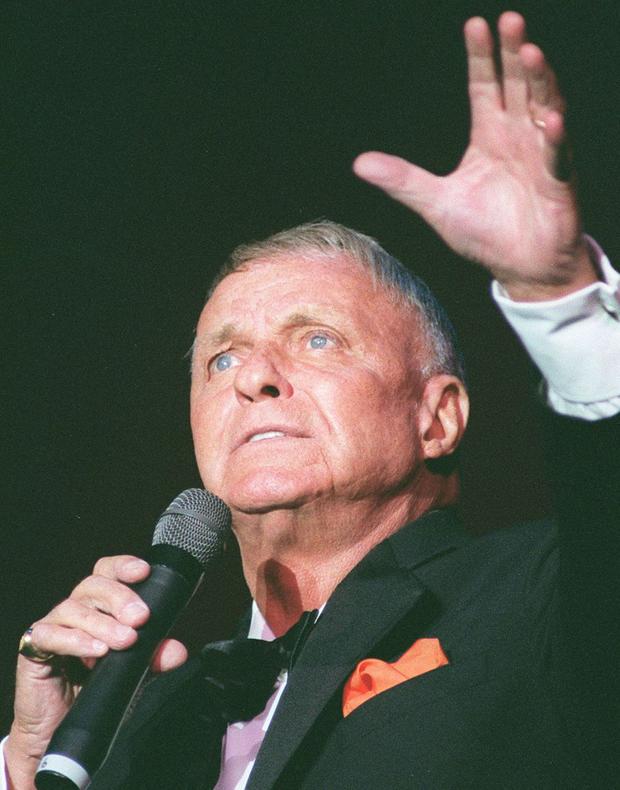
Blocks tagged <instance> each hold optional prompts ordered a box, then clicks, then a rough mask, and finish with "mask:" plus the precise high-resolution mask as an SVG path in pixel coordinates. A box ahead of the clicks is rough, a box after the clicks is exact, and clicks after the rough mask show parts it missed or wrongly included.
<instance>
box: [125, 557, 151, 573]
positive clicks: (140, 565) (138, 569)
mask: <svg viewBox="0 0 620 790" xmlns="http://www.w3.org/2000/svg"><path fill="white" fill-rule="evenodd" d="M148 567H149V564H148V562H145V561H144V560H132V561H131V562H129V563H127V565H125V570H126V571H128V572H129V573H144V571H145V570H146V569H147V568H148Z"/></svg>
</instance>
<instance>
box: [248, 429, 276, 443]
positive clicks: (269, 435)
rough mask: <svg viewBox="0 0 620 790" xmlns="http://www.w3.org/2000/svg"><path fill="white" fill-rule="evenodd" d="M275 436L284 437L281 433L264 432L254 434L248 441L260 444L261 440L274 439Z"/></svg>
mask: <svg viewBox="0 0 620 790" xmlns="http://www.w3.org/2000/svg"><path fill="white" fill-rule="evenodd" d="M276 436H284V434H283V433H282V431H265V433H255V434H254V436H251V437H250V438H249V440H248V441H250V442H260V440H261V439H275V437H276Z"/></svg>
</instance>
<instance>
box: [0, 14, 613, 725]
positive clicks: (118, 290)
mask: <svg viewBox="0 0 620 790" xmlns="http://www.w3.org/2000/svg"><path fill="white" fill-rule="evenodd" d="M618 7H619V6H618V4H617V3H616V2H612V1H611V0H610V1H609V2H588V3H584V2H582V0H574V1H571V0H567V1H565V2H560V1H559V0H558V1H557V2H554V1H552V2H543V1H542V0H539V1H538V2H520V3H519V2H515V3H511V4H508V5H506V4H505V3H501V2H490V1H489V0H481V1H480V2H477V3H474V2H465V0H462V1H461V0H459V1H457V2H438V0H435V2H426V1H425V2H422V1H421V0H418V1H416V0H409V2H402V1H401V0H398V1H396V2H390V1H389V0H381V2H352V0H343V1H341V2H333V0H332V2H327V0H314V2H312V1H310V2H308V1H306V2H303V3H302V2H297V1H296V0H288V2H276V0H271V2H264V3H261V2H258V1H257V2H234V1H232V0H228V1H227V2H221V3H215V2H197V0H176V1H175V2H148V3H147V2H127V1H126V0H123V2H117V0H106V1H105V2H71V1H70V0H64V2H63V1H62V0H59V1H58V2H53V3H52V2H40V3H37V2H23V0H20V1H19V2H8V3H7V2H5V4H4V5H3V7H2V10H1V11H0V29H1V30H2V31H3V33H2V38H3V39H4V41H3V44H2V47H1V51H2V55H1V56H0V57H1V58H2V61H3V63H2V74H3V89H2V93H3V97H2V105H3V119H4V120H3V134H2V140H3V142H2V143H1V147H2V160H3V164H4V167H5V177H4V179H3V182H4V190H3V191H4V202H5V205H4V209H3V216H4V218H5V220H7V222H6V231H5V232H4V233H3V253H4V262H3V264H2V280H3V285H2V295H3V296H4V297H5V305H4V307H3V309H2V311H1V314H2V319H3V320H4V321H5V322H6V326H5V327H4V328H3V333H2V337H3V340H4V341H5V342H4V352H3V358H4V362H5V364H4V365H3V372H2V392H3V396H4V397H3V400H4V405H3V420H2V425H3V429H4V430H3V437H2V450H3V457H2V462H3V469H2V479H3V482H4V492H3V504H4V505H5V506H4V507H2V509H1V513H2V547H3V550H2V567H1V572H2V576H1V584H2V592H3V598H2V608H3V613H2V614H3V616H2V621H3V622H2V637H1V640H0V663H1V666H0V670H1V672H0V678H1V686H0V689H1V691H0V698H1V700H2V711H1V714H2V716H3V727H4V728H6V726H7V725H8V719H9V715H10V702H9V700H10V697H11V691H12V682H13V679H12V674H13V665H14V656H15V649H16V643H17V640H18V637H19V635H20V634H21V632H22V631H23V630H24V628H25V627H26V626H27V625H28V624H29V623H30V622H32V621H33V620H35V619H36V618H37V617H40V616H41V615H42V614H44V613H45V612H46V611H48V610H49V609H50V608H51V606H52V605H53V604H55V603H56V602H57V601H58V600H60V598H61V597H63V596H64V595H66V594H67V593H68V591H69V590H70V589H71V587H72V586H73V585H74V584H75V582H76V581H77V580H78V579H80V578H81V577H83V576H84V575H86V574H87V572H88V570H89V568H90V567H91V566H92V564H93V562H94V561H95V560H96V558H97V557H99V556H101V555H103V554H107V553H119V552H139V551H141V550H142V549H144V547H145V546H146V545H147V544H148V542H149V538H150V534H151V530H152V525H153V523H154V521H155V519H156V517H157V514H158V513H159V511H160V510H161V509H162V508H163V507H164V506H165V505H166V504H167V503H168V501H169V500H170V499H172V498H173V497H174V496H175V495H176V493H177V492H178V491H179V490H181V489H183V488H187V487H189V486H192V485H196V484H199V479H198V477H197V474H196V470H195V466H194V462H193V457H192V445H191V437H190V433H189V429H188V409H187V393H188V373H187V361H186V360H185V358H184V354H185V352H186V350H187V349H188V347H189V346H190V344H191V342H192V333H193V328H194V324H195V320H196V317H197V315H198V313H199V310H200V307H201V304H202V302H203V299H204V294H205V291H206V287H207V284H208V280H209V275H210V272H211V271H212V270H213V269H214V268H215V267H217V266H218V265H219V263H220V262H221V261H222V260H223V258H224V256H225V255H226V253H227V252H228V251H229V250H230V249H231V248H232V247H233V246H234V245H236V244H237V243H239V242H241V241H247V240H249V239H252V238H260V237H264V236H265V235H267V234H269V233H271V232H274V231H276V230H280V229H282V228H284V227H287V226H291V225H295V224H297V223H299V222H302V221H306V220H309V219H314V218H317V217H329V218H332V219H335V220H338V221H341V222H344V223H346V224H349V225H351V226H353V227H356V228H358V229H360V230H363V231H365V232H367V233H370V234H372V235H374V236H376V237H378V238H379V240H380V241H381V242H382V243H383V244H384V245H385V246H386V247H387V248H388V249H389V250H390V251H391V252H393V253H395V254H396V255H398V256H399V257H401V258H402V259H403V261H405V262H406V263H407V264H408V265H410V266H411V267H412V268H413V269H414V270H415V271H416V272H418V273H419V274H421V275H422V276H423V277H425V278H426V279H427V280H428V281H429V282H430V284H431V285H432V286H433V288H434V289H435V290H436V292H437V293H438V295H439V296H440V298H441V299H442V300H443V302H444V303H445V304H446V306H447V308H448V310H449V312H450V313H451V315H452V317H453V319H454V321H455V324H456V326H457V329H458V330H459V332H460V334H461V338H462V343H463V346H464V350H465V354H466V357H467V358H468V361H469V371H470V384H471V390H472V397H473V404H474V406H473V414H472V421H471V429H470V432H469V436H468V438H467V441H466V443H465V447H464V461H465V472H464V483H465V491H464V497H463V505H462V511H463V515H464V517H465V519H466V520H469V519H471V518H472V516H474V515H475V516H476V518H480V509H481V508H482V507H483V508H484V513H485V514H486V516H485V518H486V521H485V523H486V524H487V526H488V527H492V526H501V525H503V524H505V523H506V522H508V521H510V520H515V519H522V518H528V517H532V516H537V515H540V514H541V513H544V512H545V510H546V509H547V508H548V494H547V491H546V488H545V485H544V482H543V472H542V465H541V452H540V445H539V439H538V428H537V422H536V416H535V408H534V405H533V404H534V398H533V397H532V396H533V392H534V388H535V384H536V375H535V372H534V371H533V370H532V368H531V366H530V364H529V362H528V361H527V360H526V358H525V355H524V353H523V352H522V350H521V349H520V347H519V345H518V343H517V341H516V340H514V339H513V338H512V336H511V335H510V333H509V331H508V330H507V329H506V328H505V327H504V325H503V323H502V321H501V319H500V317H499V316H498V314H497V311H496V309H495V308H494V306H493V305H492V303H491V301H490V299H489V297H488V294H487V290H488V289H487V285H488V280H487V277H486V276H485V275H484V274H483V273H482V272H479V271H477V270H475V269H474V268H473V267H471V266H469V265H468V264H465V263H463V262H462V261H460V260H458V259H457V258H456V257H455V256H453V255H451V254H450V253H449V252H447V251H446V250H445V248H444V247H443V246H442V244H441V243H440V242H439V241H438V240H437V239H436V238H435V237H434V236H433V234H432V233H431V232H430V231H429V230H427V229H426V228H425V227H424V226H423V224H422V223H421V222H420V221H419V220H418V219H417V218H415V217H413V216H411V215H410V214H409V213H408V212H407V211H406V210H405V209H404V208H402V207H401V206H398V205H396V204H394V203H392V202H390V201H389V200H388V199H387V198H386V197H384V196H383V195H382V194H380V193H379V192H378V191H375V190H373V189H372V188H371V187H369V186H367V185H365V184H363V183H361V182H359V181H357V180H356V179H355V178H354V176H353V175H352V174H351V171H350V163H351V161H352V159H353V158H354V157H355V155H356V154H357V153H359V152H361V151H363V150H367V149H369V148H376V149H380V150H386V151H389V152H393V153H398V154H400V155H402V156H405V157H407V158H410V159H411V160H412V161H415V162H417V163H418V164H421V165H423V166H425V167H427V168H429V169H431V170H433V171H435V172H438V173H446V172H449V171H450V170H451V169H452V168H453V167H454V166H455V165H456V164H457V162H458V160H459V158H460V156H461V153H462V151H463V149H464V146H465V143H466V140H467V130H468V108H467V99H466V90H465V85H466V75H465V59H464V54H463V51H462V44H461V28H462V24H463V22H464V21H465V19H466V18H467V17H468V16H470V15H472V14H475V13H480V14H484V15H486V16H487V17H488V18H489V19H490V20H491V21H494V20H495V19H496V18H497V16H498V14H499V12H501V11H502V10H505V9H506V8H514V9H515V10H522V11H525V12H526V14H527V17H528V22H529V29H530V34H531V37H532V39H533V40H535V41H537V42H538V43H540V44H542V45H543V47H544V49H545V51H546V52H547V54H548V56H549V59H550V60H551V61H552V63H553V64H554V65H555V66H556V68H557V70H558V72H559V74H560V78H561V83H562V85H563V89H564V92H565V94H566V96H567V98H568V101H569V107H570V113H569V126H570V130H571V136H572V140H573V144H574V149H575V159H576V163H577V167H578V172H579V175H580V194H581V196H582V205H583V214H584V225H585V227H586V229H587V230H588V231H589V232H590V233H592V234H593V235H594V236H595V237H596V238H597V239H598V240H599V241H600V242H601V243H602V244H603V245H604V246H605V248H606V249H607V251H608V252H609V254H610V255H611V256H612V258H613V257H614V256H615V257H616V259H617V253H618V243H619V241H618V236H617V234H616V232H615V231H616V224H617V220H616V211H615V200H614V198H615V191H616V190H615V187H616V183H617V182H618V177H619V175H620V172H619V164H618V157H617V156H616V150H615V144H616V141H617V140H618V131H619V121H618V111H617V105H618V100H619V99H620V86H619V85H618V77H617V55H618V45H617V39H618V31H619V22H620V14H619V12H618ZM482 503H483V504H482ZM243 606H244V593H243V585H242V581H241V579H240V574H239V570H238V567H237V561H236V558H235V556H234V552H233V554H232V556H231V557H230V558H229V560H228V561H227V562H226V563H225V564H224V565H223V567H222V568H221V570H220V571H218V572H217V573H216V574H214V575H213V577H212V578H211V579H210V580H209V583H208V584H207V586H206V588H205V590H204V592H203V593H202V595H201V596H200V598H199V600H197V601H196V602H195V605H194V607H193V610H192V614H191V616H190V617H189V618H188V619H187V620H186V623H185V625H184V627H183V628H182V629H181V630H182V632H183V633H184V634H185V635H186V636H188V637H189V640H190V642H191V643H192V644H200V643H201V642H202V641H204V640H205V639H206V638H208V637H214V636H219V635H221V634H224V633H226V632H227V631H228V630H229V629H230V627H231V623H232V622H233V621H234V619H235V618H236V616H237V615H238V613H239V612H240V610H241V609H242V608H243Z"/></svg>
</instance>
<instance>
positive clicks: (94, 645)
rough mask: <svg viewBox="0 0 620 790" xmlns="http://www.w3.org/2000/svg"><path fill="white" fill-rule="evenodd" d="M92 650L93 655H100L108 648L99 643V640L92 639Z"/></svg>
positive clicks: (103, 643)
mask: <svg viewBox="0 0 620 790" xmlns="http://www.w3.org/2000/svg"><path fill="white" fill-rule="evenodd" d="M92 649H93V653H98V654H102V653H105V652H106V651H107V649H108V646H107V645H106V643H105V642H101V641H99V639H93V641H92Z"/></svg>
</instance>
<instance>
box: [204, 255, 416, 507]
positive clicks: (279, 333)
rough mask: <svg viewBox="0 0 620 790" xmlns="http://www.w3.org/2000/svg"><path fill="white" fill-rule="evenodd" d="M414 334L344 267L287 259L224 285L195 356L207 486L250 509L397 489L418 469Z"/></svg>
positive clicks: (343, 262) (376, 495)
mask: <svg viewBox="0 0 620 790" xmlns="http://www.w3.org/2000/svg"><path fill="white" fill-rule="evenodd" d="M415 325H416V322H415V319H414V317H413V316H411V315H410V314H409V313H407V312H406V311H405V310H404V309H403V308H400V307H397V306H395V305H394V304H392V303H391V302H390V300H389V298H388V296H387V294H386V293H385V292H384V291H383V290H382V289H381V288H380V287H379V288H377V289H376V290H375V289H374V288H373V285H372V282H371V280H370V278H369V275H368V274H367V273H366V272H365V271H364V270H362V269H360V268H358V267H356V266H355V265H353V264H352V263H351V262H350V261H348V260H347V259H346V258H345V257H339V258H337V259H333V258H332V259H324V258H320V257H316V258H311V259H308V258H301V257H296V256H295V255H294V254H290V255H286V256H281V257H278V258H277V259H273V260H271V261H266V260H260V261H257V262H256V263H253V264H251V266H250V267H249V268H248V269H247V270H245V271H240V272H235V273H234V274H232V275H229V276H228V277H226V278H225V279H224V280H223V281H222V282H221V283H220V284H219V285H218V286H217V288H216V290H215V292H214V294H213V296H212V297H211V299H210V300H209V301H208V303H207V305H206V306H205V308H204V310H203V313H202V315H201V317H200V321H199V324H198V328H197V337H196V347H195V357H194V368H193V379H192V390H191V423H192V431H193V436H194V445H195V451H196V459H197V461H198V467H199V469H200V474H201V476H202V479H203V482H204V484H205V486H206V488H208V489H209V490H211V491H213V492H214V493H215V494H217V495H218V496H220V497H221V498H222V499H224V501H225V502H227V504H228V505H229V506H230V507H231V508H233V509H236V510H241V511H244V512H266V511H269V510H272V509H275V508H295V507H299V506H301V505H304V504H306V503H308V502H311V501H313V500H317V499H319V498H321V499H324V500H329V499H330V498H331V499H339V500H357V499H367V500H370V501H373V500H376V501H377V502H381V501H382V500H384V498H386V497H389V496H390V494H393V492H394V491H395V490H396V489H400V488H401V487H402V484H403V482H405V481H406V480H407V479H408V477H409V476H410V475H411V473H412V471H413V470H414V468H415V467H416V466H417V464H418V463H419V461H418V453H417V449H416V448H417V446H418V436H417V432H416V398H417V397H418V396H419V392H420V380H419V374H418V368H419V365H418V361H417V357H416V337H415V332H416V326H415Z"/></svg>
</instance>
